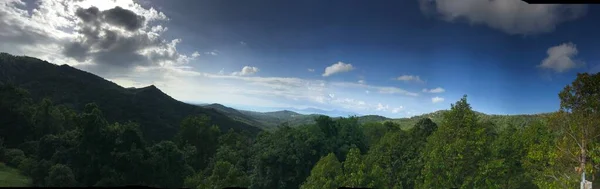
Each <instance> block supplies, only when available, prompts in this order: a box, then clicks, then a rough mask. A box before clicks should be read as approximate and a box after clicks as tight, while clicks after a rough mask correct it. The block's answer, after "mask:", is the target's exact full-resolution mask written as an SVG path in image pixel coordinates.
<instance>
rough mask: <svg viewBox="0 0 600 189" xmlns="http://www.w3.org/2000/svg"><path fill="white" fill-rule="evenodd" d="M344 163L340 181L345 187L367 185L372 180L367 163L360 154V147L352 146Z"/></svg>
mask: <svg viewBox="0 0 600 189" xmlns="http://www.w3.org/2000/svg"><path fill="white" fill-rule="evenodd" d="M342 165H343V175H342V177H341V180H340V183H341V185H342V186H345V187H353V188H355V187H367V186H369V184H370V182H371V180H370V178H369V175H368V170H367V166H366V164H365V163H364V162H363V158H362V157H361V155H360V150H359V149H358V148H352V149H350V151H349V152H348V154H347V155H346V161H344V163H343V164H342Z"/></svg>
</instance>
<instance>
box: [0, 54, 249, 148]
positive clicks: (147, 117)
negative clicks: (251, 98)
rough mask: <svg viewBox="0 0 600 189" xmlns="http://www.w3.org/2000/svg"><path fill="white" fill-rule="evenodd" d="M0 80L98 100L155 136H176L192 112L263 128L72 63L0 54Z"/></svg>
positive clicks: (225, 123) (74, 101)
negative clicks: (112, 79)
mask: <svg viewBox="0 0 600 189" xmlns="http://www.w3.org/2000/svg"><path fill="white" fill-rule="evenodd" d="M0 82H11V83H14V84H16V85H18V86H19V87H22V88H24V89H27V90H28V91H29V92H30V93H31V96H32V97H33V98H34V99H36V100H39V99H41V98H43V97H50V98H51V99H52V101H53V102H54V103H55V104H65V105H67V106H69V107H71V108H74V109H75V110H81V109H82V108H83V107H84V105H85V104H87V103H91V102H95V103H96V104H97V105H98V106H100V108H102V109H103V110H104V113H105V116H106V118H107V120H109V121H111V122H114V121H134V122H137V123H139V124H140V125H141V126H142V131H143V133H144V135H145V136H147V137H148V138H149V139H150V140H162V139H167V138H170V137H172V136H173V135H174V134H175V132H176V131H177V129H178V125H179V123H180V121H181V120H182V119H183V118H184V117H186V116H189V115H197V114H206V115H207V116H209V117H210V119H211V122H212V124H216V125H218V126H220V127H221V129H222V130H224V131H226V130H228V129H229V128H233V129H236V130H248V131H250V132H251V133H257V132H258V131H259V130H260V129H259V128H256V127H254V126H251V125H250V124H248V123H244V122H240V121H235V120H232V119H231V118H229V117H228V116H226V115H224V114H222V113H220V112H218V111H216V110H213V109H207V108H202V107H198V106H194V105H190V104H186V103H183V102H180V101H177V100H175V99H173V98H171V97H170V96H168V95H167V94H165V93H163V92H162V91H160V89H158V88H156V87H155V86H148V87H144V88H139V89H138V88H128V89H126V88H123V87H121V86H119V85H117V84H115V83H113V82H110V81H107V80H105V79H103V78H101V77H98V76H96V75H93V74H91V73H88V72H85V71H81V70H78V69H75V68H73V67H70V66H68V65H61V66H57V65H54V64H51V63H48V62H46V61H42V60H39V59H36V58H31V57H24V56H13V55H10V54H7V53H2V54H0Z"/></svg>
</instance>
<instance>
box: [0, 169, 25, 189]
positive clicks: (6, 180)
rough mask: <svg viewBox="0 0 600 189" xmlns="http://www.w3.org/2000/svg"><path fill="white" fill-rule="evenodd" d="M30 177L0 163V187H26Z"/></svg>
mask: <svg viewBox="0 0 600 189" xmlns="http://www.w3.org/2000/svg"><path fill="white" fill-rule="evenodd" d="M28 186H31V179H29V178H28V177H26V176H24V175H22V174H21V173H19V170H17V169H15V168H11V167H8V166H6V165H4V163H0V187H28Z"/></svg>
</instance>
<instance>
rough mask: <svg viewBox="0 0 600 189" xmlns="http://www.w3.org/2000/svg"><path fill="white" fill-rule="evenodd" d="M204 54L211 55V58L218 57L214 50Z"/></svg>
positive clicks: (217, 52)
mask: <svg viewBox="0 0 600 189" xmlns="http://www.w3.org/2000/svg"><path fill="white" fill-rule="evenodd" d="M204 54H206V55H212V56H217V55H219V51H217V50H214V51H209V52H204Z"/></svg>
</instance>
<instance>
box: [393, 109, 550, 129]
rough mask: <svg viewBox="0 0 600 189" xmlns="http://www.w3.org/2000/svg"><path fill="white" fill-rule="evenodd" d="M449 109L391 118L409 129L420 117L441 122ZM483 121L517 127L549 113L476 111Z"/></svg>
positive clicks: (498, 126) (499, 125) (499, 126)
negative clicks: (408, 116)
mask: <svg viewBox="0 0 600 189" xmlns="http://www.w3.org/2000/svg"><path fill="white" fill-rule="evenodd" d="M447 111H448V110H439V111H435V112H431V113H427V114H423V115H418V116H413V117H410V118H399V119H390V120H389V121H392V122H394V123H398V124H399V125H400V126H401V127H402V128H404V129H408V128H411V127H412V126H414V125H415V124H416V123H417V122H418V121H419V120H420V119H422V118H429V119H431V120H432V121H433V122H435V123H437V124H440V123H441V120H442V118H443V117H442V116H443V113H444V112H447ZM475 113H476V114H477V115H478V116H479V118H480V120H481V121H490V122H492V123H494V124H495V125H496V126H497V128H500V129H502V128H504V127H506V126H507V125H508V124H513V125H515V126H517V127H522V126H525V125H527V124H529V123H531V122H534V121H538V120H541V119H544V118H545V117H546V116H547V115H549V113H541V114H521V115H490V114H484V113H481V112H475Z"/></svg>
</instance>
